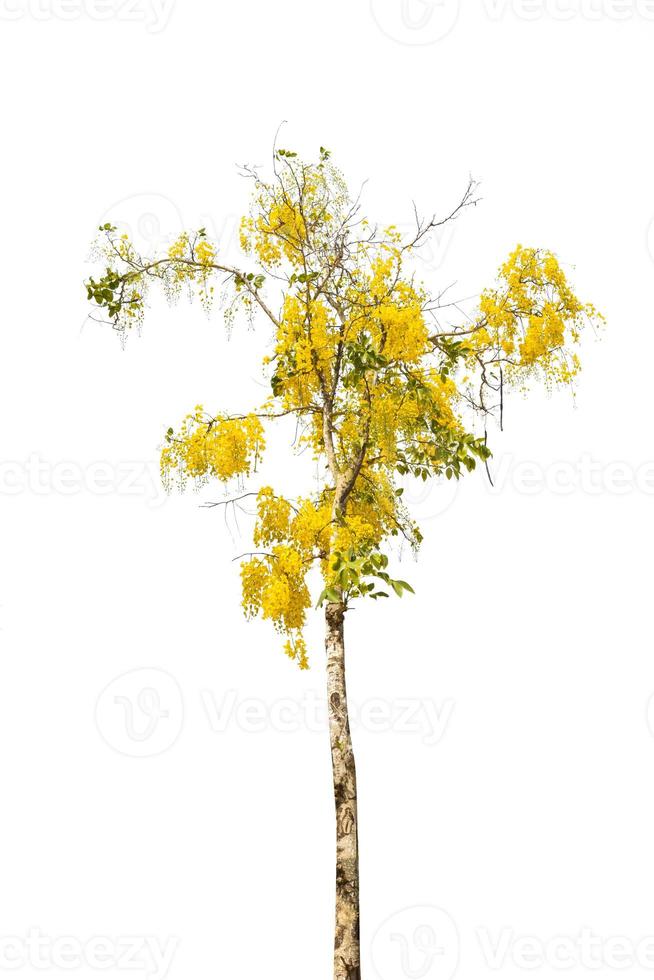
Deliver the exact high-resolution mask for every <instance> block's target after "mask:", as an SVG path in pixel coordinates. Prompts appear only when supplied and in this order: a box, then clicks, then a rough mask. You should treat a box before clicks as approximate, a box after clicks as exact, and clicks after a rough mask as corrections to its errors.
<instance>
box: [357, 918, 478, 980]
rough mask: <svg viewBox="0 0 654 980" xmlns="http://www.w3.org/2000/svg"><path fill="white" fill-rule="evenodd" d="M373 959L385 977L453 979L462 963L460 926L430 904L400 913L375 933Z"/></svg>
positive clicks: (386, 979)
mask: <svg viewBox="0 0 654 980" xmlns="http://www.w3.org/2000/svg"><path fill="white" fill-rule="evenodd" d="M372 962H373V965H374V967H375V970H376V971H377V975H378V976H379V977H380V978H381V980H401V978H404V977H406V978H408V980H451V978H452V977H453V976H454V974H455V973H456V969H457V966H458V963H459V934H458V931H457V928H456V925H455V923H454V921H453V919H452V917H451V916H450V915H448V914H447V912H444V911H443V909H438V908H433V907H431V906H428V905H423V906H414V907H413V908H408V909H403V910H402V911H401V912H396V913H395V915H392V916H391V917H390V918H389V919H387V920H386V922H384V924H383V925H382V926H381V927H380V928H379V929H378V930H377V932H376V933H375V936H374V938H373V941H372Z"/></svg>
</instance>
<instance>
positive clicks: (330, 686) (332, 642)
mask: <svg viewBox="0 0 654 980" xmlns="http://www.w3.org/2000/svg"><path fill="white" fill-rule="evenodd" d="M343 618H344V608H343V603H342V602H330V603H329V604H328V605H327V610H326V613H325V620H326V648H327V701H328V706H329V736H330V741H331V748H332V772H333V778H334V802H335V804H336V930H335V935H334V980H361V962H360V954H359V842H358V829H357V779H356V770H355V766H354V752H353V750H352V738H351V735H350V722H349V719H348V713H347V693H346V690H345V645H344V641H343Z"/></svg>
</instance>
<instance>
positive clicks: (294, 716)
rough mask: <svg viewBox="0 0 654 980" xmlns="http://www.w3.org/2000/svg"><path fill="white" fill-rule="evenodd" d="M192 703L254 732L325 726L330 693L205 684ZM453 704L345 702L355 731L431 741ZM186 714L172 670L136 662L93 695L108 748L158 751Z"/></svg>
mask: <svg viewBox="0 0 654 980" xmlns="http://www.w3.org/2000/svg"><path fill="white" fill-rule="evenodd" d="M187 700H188V699H187ZM192 703H193V704H194V705H195V706H196V708H197V709H199V710H201V713H202V714H203V716H204V720H205V723H206V725H207V731H209V732H210V733H212V734H214V735H224V734H225V733H226V732H228V731H230V730H238V731H242V732H246V733H248V734H252V735H256V734H261V733H264V732H278V733H281V734H289V733H293V732H298V731H307V732H312V733H321V734H322V733H326V732H328V731H329V719H328V713H327V700H326V698H325V697H324V696H322V695H319V694H318V693H317V692H316V691H310V690H309V691H305V692H304V694H303V695H302V696H301V697H300V698H278V699H276V700H274V701H264V700H263V699H261V698H253V697H246V698H244V697H240V696H239V693H238V691H234V690H230V691H226V692H225V693H223V694H221V695H218V694H216V692H214V691H211V690H209V689H207V688H205V689H203V690H201V691H200V692H199V697H198V698H197V699H195V698H194V699H193V702H192ZM453 712H454V701H453V700H452V698H447V699H445V700H443V701H442V702H441V703H440V704H437V703H436V702H435V701H431V700H428V699H425V698H410V697H406V698H393V699H385V698H369V699H368V700H367V701H364V702H363V703H361V704H356V703H351V704H350V705H349V716H350V723H351V726H352V729H353V730H354V731H356V730H360V731H364V732H368V733H371V734H383V733H386V732H393V733H399V734H405V735H411V736H414V737H417V738H419V739H420V741H421V742H422V744H423V745H426V746H429V747H431V746H434V745H438V743H439V742H440V741H441V740H442V739H443V737H444V735H445V733H446V731H447V729H448V727H449V725H450V722H451V719H452V715H453ZM184 714H185V711H184V698H183V696H182V691H181V689H180V686H179V684H178V682H177V681H176V680H175V678H174V677H172V676H171V675H170V674H168V673H166V671H163V670H159V669H157V668H154V667H139V668H137V669H135V670H131V671H128V672H127V673H124V674H121V675H120V676H119V677H116V678H114V680H112V681H111V682H110V683H109V684H107V686H106V687H105V688H104V690H103V691H102V693H101V694H100V696H99V698H98V700H97V703H96V708H95V722H96V726H97V729H98V731H99V733H100V735H101V736H102V738H103V740H104V741H105V742H106V743H107V745H109V746H110V747H111V748H112V749H115V750H116V751H117V752H120V753H121V754H122V755H129V756H137V757H140V758H144V757H147V756H153V755H160V754H161V753H162V752H165V751H166V750H167V749H169V748H171V747H172V746H173V745H174V744H175V742H176V741H177V739H178V737H179V735H180V733H181V731H182V727H183V723H184Z"/></svg>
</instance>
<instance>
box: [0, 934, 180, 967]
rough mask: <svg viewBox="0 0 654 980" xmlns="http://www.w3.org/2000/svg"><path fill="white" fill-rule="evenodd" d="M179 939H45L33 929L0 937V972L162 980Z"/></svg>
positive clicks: (104, 937) (105, 937)
mask: <svg viewBox="0 0 654 980" xmlns="http://www.w3.org/2000/svg"><path fill="white" fill-rule="evenodd" d="M178 946H179V940H178V939H177V938H176V937H171V938H169V939H167V940H166V941H165V942H161V941H160V940H159V939H158V938H157V937H156V936H90V937H88V938H86V939H80V938H79V937H78V936H49V935H48V934H47V933H45V932H43V931H42V930H41V929H39V928H37V927H34V928H31V929H28V930H27V933H26V935H24V936H2V935H0V971H2V972H4V971H5V970H7V971H10V970H11V971H18V970H24V969H26V968H29V967H31V968H32V969H34V970H57V971H59V970H61V971H64V970H66V971H67V970H75V971H78V970H81V969H87V970H102V971H105V972H106V971H107V970H112V969H113V970H130V971H132V973H134V972H136V973H137V974H139V975H140V976H142V977H147V978H148V980H165V977H166V976H167V975H168V972H169V970H170V967H171V964H172V961H173V958H174V956H175V953H176V952H177V948H178Z"/></svg>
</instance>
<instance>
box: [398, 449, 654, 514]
mask: <svg viewBox="0 0 654 980" xmlns="http://www.w3.org/2000/svg"><path fill="white" fill-rule="evenodd" d="M489 472H490V475H491V479H492V481H493V482H492V483H491V482H490V481H489V480H488V479H486V478H483V480H484V482H483V486H484V488H485V492H486V493H488V494H489V495H491V496H497V495H499V494H502V493H505V492H511V493H517V494H519V495H520V496H524V497H536V496H540V495H543V494H549V495H554V496H564V497H566V496H571V495H573V494H586V495H588V496H591V497H599V496H602V495H607V496H614V497H624V496H628V495H630V494H644V495H646V496H654V460H644V461H643V462H640V463H629V462H627V461H626V460H612V461H609V462H606V461H601V460H597V459H593V457H592V456H591V455H590V454H588V453H584V454H582V455H581V456H580V457H579V458H578V459H576V460H569V459H560V460H552V461H551V462H549V463H540V462H536V461H533V460H525V459H519V458H517V457H515V456H512V455H511V454H510V453H508V454H504V455H497V456H494V457H493V458H492V459H491V460H490V461H489ZM468 479H470V477H468ZM460 484H461V481H460V480H455V479H452V480H445V479H444V478H438V479H435V480H427V481H426V482H425V483H422V482H421V481H417V480H416V481H412V482H411V483H407V485H406V487H405V490H404V493H403V495H402V500H403V501H404V503H405V504H407V506H408V508H409V510H410V512H411V514H412V515H413V516H414V517H415V519H416V520H417V522H418V524H421V523H424V522H425V521H428V520H433V519H435V518H437V517H440V516H441V515H442V514H444V513H445V511H446V510H449V508H450V507H452V506H453V504H454V503H455V502H456V499H457V496H458V493H459V489H460Z"/></svg>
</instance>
